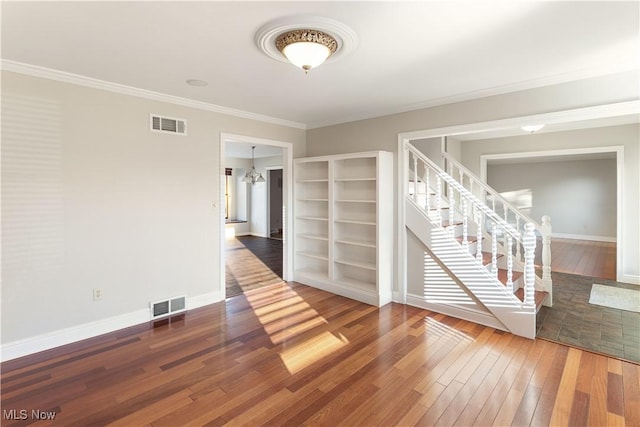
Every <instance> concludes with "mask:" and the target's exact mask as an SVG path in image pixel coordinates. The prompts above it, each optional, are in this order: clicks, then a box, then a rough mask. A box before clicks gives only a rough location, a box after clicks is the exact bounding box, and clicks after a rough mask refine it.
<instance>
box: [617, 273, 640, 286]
mask: <svg viewBox="0 0 640 427" xmlns="http://www.w3.org/2000/svg"><path fill="white" fill-rule="evenodd" d="M621 282H622V283H629V284H631V285H640V276H637V275H635V274H623V275H622V280H621Z"/></svg>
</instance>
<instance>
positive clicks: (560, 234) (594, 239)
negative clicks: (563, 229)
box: [551, 233, 616, 248]
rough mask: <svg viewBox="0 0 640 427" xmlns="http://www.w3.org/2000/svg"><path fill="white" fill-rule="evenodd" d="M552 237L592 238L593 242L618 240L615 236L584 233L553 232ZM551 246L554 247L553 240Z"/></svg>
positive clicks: (613, 241)
mask: <svg viewBox="0 0 640 427" xmlns="http://www.w3.org/2000/svg"><path fill="white" fill-rule="evenodd" d="M551 237H552V238H556V239H569V240H590V241H592V242H606V243H615V242H616V238H615V237H607V236H588V235H582V234H565V233H551ZM551 247H552V248H553V242H551Z"/></svg>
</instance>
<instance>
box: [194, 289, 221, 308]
mask: <svg viewBox="0 0 640 427" xmlns="http://www.w3.org/2000/svg"><path fill="white" fill-rule="evenodd" d="M220 301H224V293H222V292H217V291H216V292H209V293H208V294H202V295H198V296H195V297H191V298H187V310H193V309H195V308H200V307H204V306H205V305H209V304H215V303H216V302H220Z"/></svg>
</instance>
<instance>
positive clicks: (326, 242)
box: [294, 151, 393, 306]
mask: <svg viewBox="0 0 640 427" xmlns="http://www.w3.org/2000/svg"><path fill="white" fill-rule="evenodd" d="M392 161H393V154H392V153H389V152H385V151H372V152H367V153H353V154H345V155H333V156H323V157H310V158H303V159H297V160H296V161H295V165H294V177H295V187H294V197H295V205H294V215H295V225H294V235H295V239H294V252H295V258H294V279H295V280H296V281H297V282H300V283H304V284H307V285H310V286H314V287H318V288H321V289H324V290H327V291H329V292H333V293H336V294H339V295H343V296H346V297H349V298H353V299H356V300H359V301H363V302H366V303H369V304H373V305H378V306H380V305H384V304H386V303H388V302H390V301H391V289H392V286H391V274H392V272H391V269H392V264H391V260H392V256H393V252H392V244H393V210H392V206H393V199H392V198H393V192H392V186H393V176H392V168H393V165H392Z"/></svg>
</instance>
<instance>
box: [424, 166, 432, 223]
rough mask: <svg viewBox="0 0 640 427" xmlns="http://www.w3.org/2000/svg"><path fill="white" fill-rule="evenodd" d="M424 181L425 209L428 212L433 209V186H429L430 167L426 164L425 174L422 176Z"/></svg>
mask: <svg viewBox="0 0 640 427" xmlns="http://www.w3.org/2000/svg"><path fill="white" fill-rule="evenodd" d="M422 181H423V182H424V191H425V193H426V195H425V204H424V210H425V212H427V214H428V213H429V211H430V210H431V200H430V199H431V187H430V186H429V168H427V167H426V166H425V168H424V176H423V177H422Z"/></svg>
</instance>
